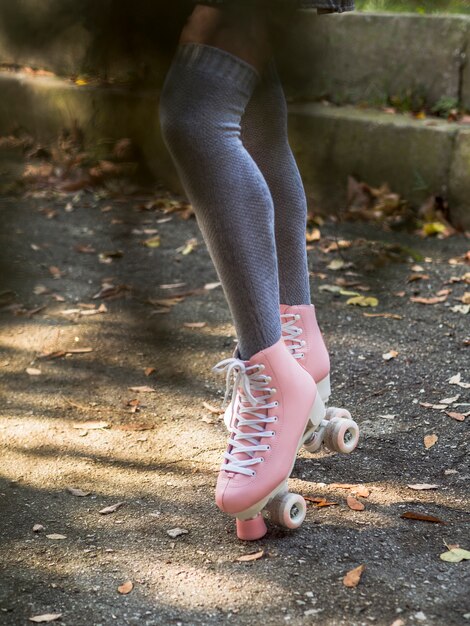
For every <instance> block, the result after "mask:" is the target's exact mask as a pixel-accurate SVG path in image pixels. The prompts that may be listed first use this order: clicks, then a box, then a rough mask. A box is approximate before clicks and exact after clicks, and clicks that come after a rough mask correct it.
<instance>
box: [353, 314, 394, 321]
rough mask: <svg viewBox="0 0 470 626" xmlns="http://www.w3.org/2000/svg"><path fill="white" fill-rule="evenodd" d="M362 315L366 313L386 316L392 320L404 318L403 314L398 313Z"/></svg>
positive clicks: (373, 315) (372, 315)
mask: <svg viewBox="0 0 470 626" xmlns="http://www.w3.org/2000/svg"><path fill="white" fill-rule="evenodd" d="M362 315H364V317H384V318H386V319H392V320H402V319H403V315H398V313H363V314H362Z"/></svg>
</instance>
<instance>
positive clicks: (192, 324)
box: [183, 322, 207, 328]
mask: <svg viewBox="0 0 470 626" xmlns="http://www.w3.org/2000/svg"><path fill="white" fill-rule="evenodd" d="M183 326H184V327H185V328H204V326H207V322H185V323H184V324H183Z"/></svg>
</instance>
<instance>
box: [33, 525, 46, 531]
mask: <svg viewBox="0 0 470 626" xmlns="http://www.w3.org/2000/svg"><path fill="white" fill-rule="evenodd" d="M41 530H45V528H44V526H43V525H42V524H34V526H33V533H40V532H41Z"/></svg>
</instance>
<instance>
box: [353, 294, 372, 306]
mask: <svg viewBox="0 0 470 626" xmlns="http://www.w3.org/2000/svg"><path fill="white" fill-rule="evenodd" d="M346 304H352V305H355V306H377V305H378V304H379V301H378V300H377V298H374V297H372V296H353V297H352V298H349V300H346Z"/></svg>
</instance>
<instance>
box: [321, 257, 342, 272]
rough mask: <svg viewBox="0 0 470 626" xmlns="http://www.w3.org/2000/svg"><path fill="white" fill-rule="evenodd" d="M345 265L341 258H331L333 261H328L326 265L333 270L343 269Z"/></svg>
mask: <svg viewBox="0 0 470 626" xmlns="http://www.w3.org/2000/svg"><path fill="white" fill-rule="evenodd" d="M345 265H346V262H345V261H343V260H342V259H333V261H330V263H328V265H327V266H326V267H327V269H329V270H333V271H334V272H336V271H338V270H340V269H343V268H344V267H345Z"/></svg>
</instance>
